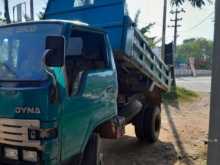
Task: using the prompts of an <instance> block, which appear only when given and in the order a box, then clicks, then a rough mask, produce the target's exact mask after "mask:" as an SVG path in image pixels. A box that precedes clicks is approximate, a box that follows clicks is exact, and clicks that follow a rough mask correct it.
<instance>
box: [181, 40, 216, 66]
mask: <svg viewBox="0 0 220 165" xmlns="http://www.w3.org/2000/svg"><path fill="white" fill-rule="evenodd" d="M212 53H213V42H212V41H209V40H207V39H205V38H198V39H195V38H191V39H187V40H184V41H183V44H182V45H180V46H178V47H177V61H179V62H180V63H187V61H188V59H189V58H190V57H192V58H194V59H195V64H196V68H198V69H210V67H211V63H212V61H211V58H212Z"/></svg>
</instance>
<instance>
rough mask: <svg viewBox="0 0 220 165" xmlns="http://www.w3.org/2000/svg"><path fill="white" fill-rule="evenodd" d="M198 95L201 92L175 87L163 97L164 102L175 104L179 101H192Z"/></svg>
mask: <svg viewBox="0 0 220 165" xmlns="http://www.w3.org/2000/svg"><path fill="white" fill-rule="evenodd" d="M198 97H199V93H196V92H194V91H191V90H188V89H185V88H182V87H176V88H174V87H173V88H172V89H171V90H170V92H168V93H165V94H163V96H162V99H163V102H164V103H168V104H175V103H179V102H192V101H195V100H196V99H197V98H198Z"/></svg>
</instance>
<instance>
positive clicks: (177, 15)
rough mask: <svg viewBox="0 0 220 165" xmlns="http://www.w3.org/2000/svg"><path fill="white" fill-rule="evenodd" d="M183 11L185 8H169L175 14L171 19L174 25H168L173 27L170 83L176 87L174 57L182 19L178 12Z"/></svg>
mask: <svg viewBox="0 0 220 165" xmlns="http://www.w3.org/2000/svg"><path fill="white" fill-rule="evenodd" d="M183 12H185V10H183V9H181V10H178V8H177V7H176V10H175V11H173V10H171V11H170V13H171V14H172V15H173V14H175V19H171V20H170V21H171V22H174V25H171V26H168V27H170V28H174V39H173V40H174V42H173V46H174V47H173V65H172V66H171V76H172V79H173V81H172V85H173V87H176V80H175V61H176V60H175V57H176V50H177V38H178V27H181V25H180V24H179V22H180V21H182V20H183V18H180V17H179V14H180V13H183Z"/></svg>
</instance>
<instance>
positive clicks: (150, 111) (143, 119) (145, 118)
mask: <svg viewBox="0 0 220 165" xmlns="http://www.w3.org/2000/svg"><path fill="white" fill-rule="evenodd" d="M134 126H135V133H136V137H137V138H138V140H140V141H143V142H147V143H155V142H156V141H158V139H159V135H160V128H161V109H160V107H159V106H154V107H147V108H146V109H145V110H143V111H142V112H141V113H140V114H139V115H138V116H137V117H136V119H135V121H134Z"/></svg>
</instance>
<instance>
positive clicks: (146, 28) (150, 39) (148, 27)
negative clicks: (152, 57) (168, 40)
mask: <svg viewBox="0 0 220 165" xmlns="http://www.w3.org/2000/svg"><path fill="white" fill-rule="evenodd" d="M154 25H155V23H149V24H147V25H146V26H144V27H143V28H141V30H140V31H141V33H142V34H143V35H144V37H145V39H146V40H147V42H148V44H149V46H150V47H151V48H154V47H156V44H157V41H156V38H157V37H149V33H150V31H151V29H152V28H153V27H154Z"/></svg>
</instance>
